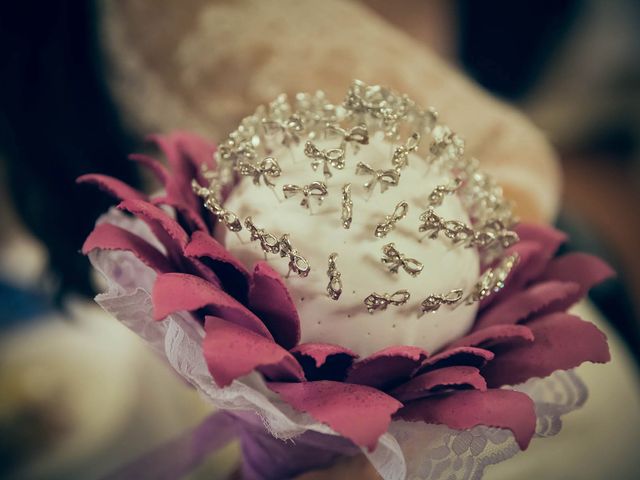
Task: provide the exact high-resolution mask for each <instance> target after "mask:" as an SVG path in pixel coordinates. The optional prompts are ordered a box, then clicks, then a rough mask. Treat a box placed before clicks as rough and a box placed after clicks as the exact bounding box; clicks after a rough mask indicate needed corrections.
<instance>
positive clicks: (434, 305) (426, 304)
mask: <svg viewBox="0 0 640 480" xmlns="http://www.w3.org/2000/svg"><path fill="white" fill-rule="evenodd" d="M460 300H462V289H461V288H457V289H455V290H451V291H450V292H449V293H446V294H444V295H429V296H428V297H427V298H425V299H424V300H423V301H422V303H421V304H420V310H421V313H420V315H423V314H425V313H429V312H435V311H436V310H438V309H439V308H440V307H441V306H442V305H455V304H456V303H458V302H459V301H460Z"/></svg>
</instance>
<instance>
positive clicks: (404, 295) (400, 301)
mask: <svg viewBox="0 0 640 480" xmlns="http://www.w3.org/2000/svg"><path fill="white" fill-rule="evenodd" d="M410 297H411V294H410V293H409V292H408V291H406V290H398V291H397V292H394V293H392V294H388V293H384V294H382V295H380V294H379V293H372V294H371V295H369V296H368V297H367V298H365V299H364V305H365V306H366V307H367V311H368V312H369V313H373V312H375V311H376V310H386V309H387V307H388V306H389V305H394V306H396V307H397V306H400V305H404V304H405V303H407V302H408V301H409V298H410Z"/></svg>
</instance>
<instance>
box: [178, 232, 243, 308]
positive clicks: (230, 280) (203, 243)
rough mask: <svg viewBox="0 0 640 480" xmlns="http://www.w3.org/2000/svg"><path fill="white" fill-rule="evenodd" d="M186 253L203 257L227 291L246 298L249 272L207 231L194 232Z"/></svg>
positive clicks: (236, 296) (241, 298) (237, 296)
mask: <svg viewBox="0 0 640 480" xmlns="http://www.w3.org/2000/svg"><path fill="white" fill-rule="evenodd" d="M184 254H185V255H186V256H188V257H195V258H199V259H201V260H202V261H203V262H205V263H206V264H207V265H209V266H210V267H211V269H212V270H213V271H214V272H215V273H216V275H217V276H218V278H219V279H220V281H221V282H222V285H223V286H224V289H225V291H226V292H228V293H230V294H231V295H233V296H234V297H235V298H238V299H240V300H245V299H246V296H247V291H248V289H249V278H250V275H249V272H248V271H247V270H246V269H245V268H244V266H243V265H242V264H241V263H240V262H239V261H238V260H236V258H235V257H234V256H233V255H231V254H230V253H229V251H228V250H227V249H226V248H224V247H223V246H222V245H221V244H220V243H219V242H218V241H217V240H216V239H214V238H213V237H212V236H211V235H209V234H207V233H205V232H194V233H193V235H192V236H191V241H190V242H189V244H188V245H187V246H186V248H185V250H184Z"/></svg>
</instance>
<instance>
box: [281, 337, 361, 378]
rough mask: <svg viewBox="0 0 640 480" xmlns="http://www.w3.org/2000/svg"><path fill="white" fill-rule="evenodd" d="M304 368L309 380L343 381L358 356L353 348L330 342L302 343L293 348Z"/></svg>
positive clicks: (292, 350)
mask: <svg viewBox="0 0 640 480" xmlns="http://www.w3.org/2000/svg"><path fill="white" fill-rule="evenodd" d="M291 353H292V354H293V355H294V356H295V357H296V358H297V359H298V362H300V365H302V368H303V369H304V372H305V376H306V377H307V380H309V381H314V380H336V381H342V380H344V379H345V377H346V376H347V369H348V368H349V367H350V366H351V365H352V364H353V360H354V359H356V358H357V357H358V355H356V354H355V353H354V352H352V351H351V350H349V349H347V348H344V347H341V346H339V345H332V344H330V343H302V344H300V345H297V346H296V347H294V348H292V349H291Z"/></svg>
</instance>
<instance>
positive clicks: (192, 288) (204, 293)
mask: <svg viewBox="0 0 640 480" xmlns="http://www.w3.org/2000/svg"><path fill="white" fill-rule="evenodd" d="M151 299H152V301H153V318H154V319H156V320H162V319H163V318H165V317H166V316H167V315H170V314H172V313H174V312H178V311H182V310H186V311H189V312H191V311H194V310H199V309H201V308H207V310H209V311H211V312H212V313H213V314H214V315H216V316H218V317H221V318H223V319H224V320H227V321H229V322H231V323H235V324H237V325H240V326H242V327H244V328H247V329H248V330H251V331H253V332H255V333H257V334H259V335H262V336H263V337H266V338H268V339H270V340H273V337H272V336H271V334H270V333H269V330H267V327H265V326H264V324H263V323H262V322H261V321H260V319H259V318H258V317H256V316H255V315H254V314H253V313H251V311H249V310H248V309H247V308H246V307H245V306H244V305H242V304H241V303H240V302H238V301H237V300H235V299H234V298H233V297H231V296H230V295H227V294H226V293H225V292H223V291H222V290H221V289H219V288H217V287H216V286H215V285H213V284H211V283H210V282H207V281H206V280H204V279H202V278H200V277H196V276H194V275H188V274H186V273H165V274H163V275H158V278H157V279H156V282H155V284H154V285H153V292H152V293H151Z"/></svg>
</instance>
